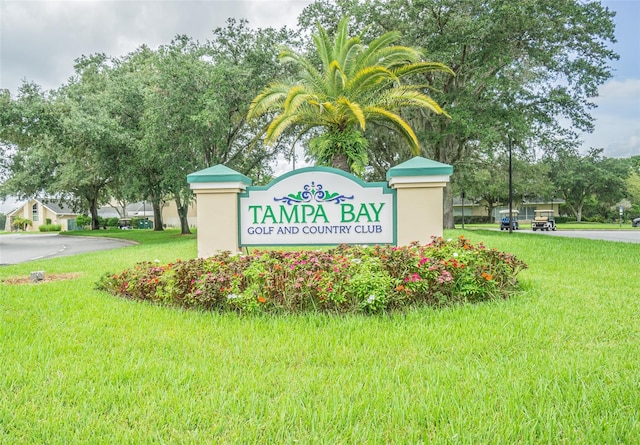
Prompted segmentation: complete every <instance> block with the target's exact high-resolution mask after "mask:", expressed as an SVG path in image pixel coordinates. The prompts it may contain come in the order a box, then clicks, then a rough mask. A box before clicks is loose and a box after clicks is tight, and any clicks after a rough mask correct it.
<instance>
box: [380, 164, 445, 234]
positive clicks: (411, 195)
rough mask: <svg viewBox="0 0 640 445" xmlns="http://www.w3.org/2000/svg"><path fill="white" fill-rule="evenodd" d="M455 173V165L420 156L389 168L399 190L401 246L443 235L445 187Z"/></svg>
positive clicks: (392, 183) (393, 185)
mask: <svg viewBox="0 0 640 445" xmlns="http://www.w3.org/2000/svg"><path fill="white" fill-rule="evenodd" d="M452 173H453V167H452V166H450V165H448V164H442V163H440V162H436V161H432V160H429V159H425V158H422V157H419V156H416V157H415V158H412V159H410V160H408V161H406V162H403V163H402V164H400V165H397V166H395V167H393V168H391V169H389V171H388V172H387V181H388V182H389V187H390V188H393V189H395V190H396V200H397V213H396V230H397V243H398V246H406V245H409V244H410V243H411V242H413V241H418V242H419V243H420V244H426V243H429V242H430V241H431V237H432V236H442V231H443V226H444V211H443V190H444V187H445V186H446V185H447V182H449V177H450V176H451V174H452Z"/></svg>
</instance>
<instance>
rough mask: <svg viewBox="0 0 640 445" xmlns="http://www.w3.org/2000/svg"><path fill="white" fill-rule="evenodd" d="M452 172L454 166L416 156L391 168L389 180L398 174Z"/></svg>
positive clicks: (426, 174)
mask: <svg viewBox="0 0 640 445" xmlns="http://www.w3.org/2000/svg"><path fill="white" fill-rule="evenodd" d="M452 173H453V167H452V166H451V165H449V164H443V163H442V162H438V161H432V160H431V159H427V158H423V157H421V156H416V157H414V158H411V159H409V160H408V161H406V162H403V163H402V164H399V165H396V166H395V167H392V168H390V169H389V171H388V172H387V181H388V180H389V179H391V178H396V177H398V176H438V175H451V174H452Z"/></svg>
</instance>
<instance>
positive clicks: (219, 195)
mask: <svg viewBox="0 0 640 445" xmlns="http://www.w3.org/2000/svg"><path fill="white" fill-rule="evenodd" d="M187 182H188V183H189V184H190V187H191V190H193V192H194V193H195V195H196V206H197V212H198V216H197V225H198V231H197V236H198V257H200V258H206V257H210V256H212V255H214V254H216V253H218V252H223V251H226V250H228V251H231V252H234V253H235V252H240V246H239V245H238V240H239V237H238V228H239V221H238V194H240V193H242V192H243V191H244V190H245V189H246V188H247V186H248V185H251V179H249V178H248V177H246V176H245V175H243V174H241V173H238V172H236V171H235V170H232V169H230V168H228V167H225V166H224V165H216V166H214V167H210V168H207V169H204V170H200V171H198V172H195V173H191V174H190V175H188V176H187Z"/></svg>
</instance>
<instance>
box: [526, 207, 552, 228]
mask: <svg viewBox="0 0 640 445" xmlns="http://www.w3.org/2000/svg"><path fill="white" fill-rule="evenodd" d="M534 212H535V217H534V218H533V222H532V223H531V229H533V231H534V232H535V231H536V230H546V231H547V232H548V231H549V230H556V220H555V219H554V218H553V210H548V209H547V210H534Z"/></svg>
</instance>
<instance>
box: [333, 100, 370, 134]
mask: <svg viewBox="0 0 640 445" xmlns="http://www.w3.org/2000/svg"><path fill="white" fill-rule="evenodd" d="M336 102H337V103H338V105H342V106H344V107H346V108H347V109H348V110H349V111H350V113H351V116H353V117H354V118H355V120H356V121H357V122H358V124H359V125H360V128H362V130H363V131H364V130H365V129H366V128H365V127H366V125H367V124H366V119H365V117H364V113H363V111H362V108H360V105H358V104H357V103H354V102H351V101H350V100H349V99H347V98H346V97H339V98H338V100H337V101H336ZM349 120H351V119H349Z"/></svg>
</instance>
